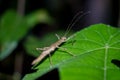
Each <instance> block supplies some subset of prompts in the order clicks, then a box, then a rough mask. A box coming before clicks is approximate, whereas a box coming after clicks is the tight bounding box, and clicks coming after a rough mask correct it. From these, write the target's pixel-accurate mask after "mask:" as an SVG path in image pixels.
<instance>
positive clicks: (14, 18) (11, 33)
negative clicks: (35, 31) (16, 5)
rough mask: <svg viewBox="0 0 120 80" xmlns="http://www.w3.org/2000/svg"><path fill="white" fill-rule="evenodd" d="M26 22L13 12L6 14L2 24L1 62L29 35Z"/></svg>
mask: <svg viewBox="0 0 120 80" xmlns="http://www.w3.org/2000/svg"><path fill="white" fill-rule="evenodd" d="M28 29H29V27H28V26H27V22H26V20H25V19H24V18H23V17H22V16H20V15H18V14H17V13H16V12H14V11H12V10H8V11H6V12H5V13H4V15H3V16H2V18H1V22H0V47H1V49H0V60H3V59H4V58H6V57H7V56H8V55H9V54H10V53H11V52H12V51H13V50H14V49H15V48H16V46H17V44H18V41H19V40H21V39H22V38H23V37H24V36H25V35H26V33H27V30H28Z"/></svg>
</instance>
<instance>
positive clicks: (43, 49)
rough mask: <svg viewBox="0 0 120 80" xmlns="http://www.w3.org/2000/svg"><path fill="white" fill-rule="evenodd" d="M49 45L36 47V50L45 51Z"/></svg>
mask: <svg viewBox="0 0 120 80" xmlns="http://www.w3.org/2000/svg"><path fill="white" fill-rule="evenodd" d="M48 48H49V47H44V48H36V50H41V51H45V50H47V49H48Z"/></svg>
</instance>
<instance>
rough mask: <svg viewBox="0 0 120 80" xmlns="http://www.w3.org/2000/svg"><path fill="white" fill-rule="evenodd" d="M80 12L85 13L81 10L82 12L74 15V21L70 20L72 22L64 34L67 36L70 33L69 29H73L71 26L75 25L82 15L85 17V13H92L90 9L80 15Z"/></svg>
mask: <svg viewBox="0 0 120 80" xmlns="http://www.w3.org/2000/svg"><path fill="white" fill-rule="evenodd" d="M80 13H83V12H81V11H80V12H78V13H77V14H76V15H75V16H74V17H73V19H72V21H71V22H70V24H69V25H68V27H67V29H66V32H65V34H64V36H66V35H67V34H68V33H69V31H70V30H71V28H72V27H73V26H74V25H75V23H76V22H77V21H78V20H79V19H80V18H81V17H83V16H84V15H87V14H88V13H90V11H88V12H86V13H84V14H83V15H81V16H79V15H80Z"/></svg>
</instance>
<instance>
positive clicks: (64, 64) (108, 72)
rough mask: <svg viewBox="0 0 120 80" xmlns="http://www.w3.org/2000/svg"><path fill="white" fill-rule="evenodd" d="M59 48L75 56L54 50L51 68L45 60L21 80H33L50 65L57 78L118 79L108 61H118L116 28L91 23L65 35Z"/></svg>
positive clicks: (119, 40)
mask: <svg viewBox="0 0 120 80" xmlns="http://www.w3.org/2000/svg"><path fill="white" fill-rule="evenodd" d="M61 47H62V48H66V49H67V51H69V52H71V53H73V54H74V55H76V56H75V57H74V56H70V55H69V54H67V52H65V51H62V50H61V49H58V50H56V51H55V53H54V54H53V55H52V63H53V68H50V64H49V59H46V60H45V61H44V62H43V63H41V64H40V65H38V66H37V67H36V68H35V69H38V70H37V71H36V72H34V73H30V74H27V75H26V76H25V77H24V78H23V80H35V79H36V78H38V77H40V76H42V75H43V74H45V73H47V72H49V71H51V70H52V69H54V68H58V69H59V76H60V80H120V77H119V75H120V68H119V66H117V65H116V64H113V63H112V62H111V61H112V60H113V59H116V60H120V55H119V54H120V29H118V28H114V27H111V26H109V25H105V24H96V25H91V26H89V27H88V28H85V29H83V30H81V31H79V32H77V33H75V34H74V35H73V36H71V37H69V39H68V40H67V41H66V42H65V43H64V44H63V45H61Z"/></svg>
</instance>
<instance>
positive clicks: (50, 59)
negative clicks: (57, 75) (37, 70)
mask: <svg viewBox="0 0 120 80" xmlns="http://www.w3.org/2000/svg"><path fill="white" fill-rule="evenodd" d="M49 61H50V68H52V66H53V65H52V58H51V54H49Z"/></svg>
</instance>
